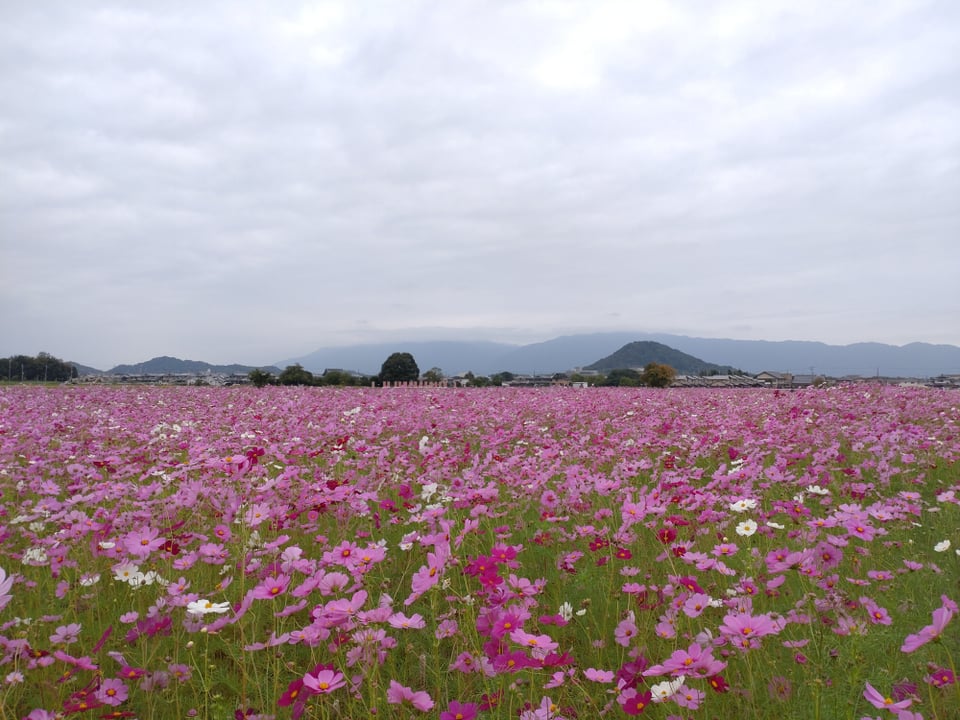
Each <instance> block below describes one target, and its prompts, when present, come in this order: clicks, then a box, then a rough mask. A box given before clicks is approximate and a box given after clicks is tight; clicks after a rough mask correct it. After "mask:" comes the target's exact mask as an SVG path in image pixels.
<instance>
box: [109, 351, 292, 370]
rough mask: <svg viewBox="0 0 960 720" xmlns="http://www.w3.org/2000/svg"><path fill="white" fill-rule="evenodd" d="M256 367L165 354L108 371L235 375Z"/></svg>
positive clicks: (271, 368)
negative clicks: (215, 362)
mask: <svg viewBox="0 0 960 720" xmlns="http://www.w3.org/2000/svg"><path fill="white" fill-rule="evenodd" d="M255 369H256V368H255V367H254V366H252V365H211V364H210V363H207V362H202V361H199V360H181V359H180V358H175V357H168V356H166V355H164V356H161V357H155V358H153V359H151V360H147V361H146V362H142V363H138V364H136V365H117V366H116V367H115V368H112V369H110V370H108V371H107V372H108V373H109V374H111V375H154V374H163V375H179V374H183V373H186V374H191V375H202V374H204V373H207V372H210V373H217V374H223V375H234V374H244V373H248V372H250V371H251V370H255ZM260 369H261V370H266V371H267V372H272V373H276V374H279V373H280V369H279V368H276V367H273V366H272V365H271V366H264V367H261V368H260Z"/></svg>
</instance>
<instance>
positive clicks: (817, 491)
mask: <svg viewBox="0 0 960 720" xmlns="http://www.w3.org/2000/svg"><path fill="white" fill-rule="evenodd" d="M807 492H808V493H810V494H811V495H829V494H830V491H829V490H827V489H826V488H822V487H820V486H819V485H807Z"/></svg>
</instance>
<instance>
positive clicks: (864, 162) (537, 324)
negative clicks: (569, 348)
mask: <svg viewBox="0 0 960 720" xmlns="http://www.w3.org/2000/svg"><path fill="white" fill-rule="evenodd" d="M958 20H960V9H958V8H956V7H954V5H953V4H952V3H946V2H894V1H892V0H891V1H889V2H881V3H867V2H865V1H855V0H845V1H841V2H831V3H826V2H825V1H824V2H819V1H818V2H811V3H805V4H803V5H801V6H798V5H795V4H785V3H777V2H759V1H752V0H742V1H739V2H732V3H723V4H722V5H716V4H709V3H699V2H690V3H667V2H662V3H644V4H642V5H640V4H637V3H632V2H611V3H584V4H570V3H554V2H517V3H504V4H493V5H491V4H488V3H482V4H481V3H469V2H468V3H444V4H441V5H436V4H433V3H416V2H415V3H401V4H393V3H374V2H371V3H366V2H363V3H347V2H342V3H293V2H278V3H266V2H252V1H251V2H240V3H219V2H211V3H202V4H198V3H186V2H165V3H154V2H147V3H140V4H137V5H135V6H130V5H129V4H126V3H118V2H109V1H104V2H97V3H93V4H85V5H84V6H83V7H80V6H78V5H76V4H74V3H52V4H45V5H43V6H42V7H41V6H38V5H36V4H33V3H12V4H10V6H9V7H8V8H7V9H5V23H4V25H3V27H2V28H0V118H2V120H0V153H2V156H3V157H4V159H5V162H4V163H3V165H2V167H0V185H2V186H3V187H4V193H3V195H2V197H0V234H2V236H3V240H2V241H0V243H2V244H0V268H2V269H0V275H2V277H0V279H2V283H0V305H2V307H3V308H4V309H3V310H2V311H0V313H2V314H0V327H2V328H3V331H4V332H3V334H2V341H0V355H2V354H12V353H17V352H36V351H39V350H41V349H42V350H47V351H50V352H54V353H55V354H59V355H61V356H66V357H70V358H72V359H75V360H78V361H81V362H89V363H93V364H96V363H99V364H101V365H104V366H108V365H112V364H115V363H116V362H119V361H121V360H123V361H133V360H136V359H137V358H141V359H142V358H144V357H149V356H151V355H156V354H180V355H183V356H185V355H189V356H192V357H194V358H199V359H206V360H209V361H223V362H232V361H240V362H251V363H252V362H269V361H272V360H275V359H276V358H277V357H281V356H294V355H297V354H298V353H301V352H306V351H309V350H312V349H314V348H316V347H318V346H321V345H323V344H326V343H328V342H330V341H341V340H342V339H344V338H359V337H361V336H362V337H365V338H367V339H376V337H377V335H378V333H393V332H403V331H409V332H417V333H420V332H427V330H425V329H426V328H430V329H431V330H430V331H431V332H441V330H440V328H446V329H447V330H444V331H443V332H446V331H450V332H453V333H459V332H466V331H469V332H475V333H477V337H488V338H491V339H507V338H509V339H514V340H515V339H522V338H521V337H520V336H521V335H524V333H526V336H527V337H529V338H530V339H536V340H540V339H545V338H546V337H549V334H548V333H550V332H554V331H556V332H562V331H565V330H568V329H571V328H592V327H596V329H618V328H636V329H651V330H666V331H671V330H683V331H685V332H687V333H688V334H702V335H706V336H718V335H735V336H740V335H741V334H742V333H747V334H748V336H749V337H753V338H768V339H782V338H797V339H812V340H823V341H827V342H838V343H844V342H855V341H860V340H878V341H886V342H895V343H904V342H909V341H914V340H926V341H933V342H950V343H954V344H960V336H958V335H957V334H956V332H957V331H956V323H955V322H953V320H952V319H953V317H955V315H956V313H957V311H958V310H960V291H957V290H956V289H954V288H955V287H956V283H955V280H954V279H953V277H952V276H953V274H955V268H956V267H957V266H958V265H960V250H958V246H957V244H956V241H955V240H956V238H957V237H958V236H960V217H958V214H957V211H956V200H955V199H956V197H958V196H960V167H958V160H957V158H958V157H960V91H958V90H957V88H958V87H960V60H958V57H957V54H956V52H955V48H956V47H957V45H958V42H960V37H958V35H960V30H958V28H960V22H957V21H958ZM523 329H526V330H523ZM421 337H422V336H421Z"/></svg>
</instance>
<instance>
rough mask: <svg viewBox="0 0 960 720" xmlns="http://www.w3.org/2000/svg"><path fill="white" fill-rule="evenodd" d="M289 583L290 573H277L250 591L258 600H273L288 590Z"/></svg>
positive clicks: (251, 595)
mask: <svg viewBox="0 0 960 720" xmlns="http://www.w3.org/2000/svg"><path fill="white" fill-rule="evenodd" d="M289 585H290V576H289V575H282V574H281V575H277V576H276V577H268V578H267V579H266V580H264V581H263V582H261V583H260V584H259V585H257V586H256V587H255V588H254V589H253V590H251V591H250V597H252V598H254V599H256V600H272V599H273V598H275V597H277V596H278V595H283V593H285V592H286V591H287V587H288V586H289Z"/></svg>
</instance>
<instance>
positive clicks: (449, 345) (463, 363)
mask: <svg viewBox="0 0 960 720" xmlns="http://www.w3.org/2000/svg"><path fill="white" fill-rule="evenodd" d="M640 341H650V342H657V343H662V344H663V345H666V346H669V347H671V348H673V349H675V350H678V351H680V352H682V353H686V354H687V355H692V356H693V357H694V358H702V359H703V360H704V361H705V362H709V363H713V364H716V365H719V366H722V367H728V366H729V367H734V368H740V369H742V370H744V371H745V372H751V373H758V372H762V371H764V370H774V371H777V372H790V373H794V374H807V373H811V370H812V374H822V375H829V376H832V377H842V376H845V375H861V376H865V377H869V376H873V375H881V376H887V377H919V378H926V377H934V376H936V375H940V374H960V347H956V346H954V345H931V344H929V343H911V344H909V345H903V346H897V345H885V344H882V343H856V344H853V345H827V344H825V343H821V342H807V341H794V340H786V341H767V340H731V339H715V338H698V337H688V336H685V335H671V334H667V333H645V332H631V331H621V332H605V333H590V334H583V335H565V336H561V337H557V338H554V339H553V340H548V341H545V342H539V343H531V344H528V345H509V344H505V343H493V342H452V341H444V342H410V343H403V342H391V343H379V344H375V345H354V346H350V347H334V348H321V349H320V350H317V351H315V352H313V353H310V354H309V355H305V356H303V357H300V358H294V359H291V360H284V361H282V362H278V363H276V364H277V365H278V366H280V367H284V366H286V365H291V364H293V363H295V362H299V363H300V364H301V365H303V366H304V367H305V368H306V369H307V370H310V371H311V372H314V373H319V372H323V370H324V369H326V368H340V369H343V370H355V371H359V372H362V373H364V374H369V375H375V374H377V373H378V372H379V371H380V366H381V365H382V364H383V361H384V360H386V359H387V358H388V357H389V356H390V354H391V353H394V352H409V353H411V354H412V355H413V356H414V358H415V359H416V361H417V365H418V366H419V367H420V370H421V371H425V370H428V369H430V368H431V367H439V368H441V369H442V370H443V371H444V372H445V373H447V374H448V375H453V374H457V373H461V372H466V371H467V370H472V371H473V372H474V373H477V374H481V375H490V374H492V373H496V372H500V371H502V370H509V371H511V372H514V373H519V374H535V373H539V374H546V373H555V372H564V371H567V370H572V369H574V368H582V367H586V366H587V365H590V364H591V363H594V362H596V361H597V358H605V357H606V356H608V355H611V354H612V353H614V352H616V351H617V350H619V349H620V348H622V347H623V346H624V345H627V344H628V343H633V342H640Z"/></svg>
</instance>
